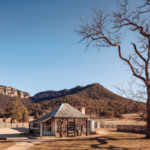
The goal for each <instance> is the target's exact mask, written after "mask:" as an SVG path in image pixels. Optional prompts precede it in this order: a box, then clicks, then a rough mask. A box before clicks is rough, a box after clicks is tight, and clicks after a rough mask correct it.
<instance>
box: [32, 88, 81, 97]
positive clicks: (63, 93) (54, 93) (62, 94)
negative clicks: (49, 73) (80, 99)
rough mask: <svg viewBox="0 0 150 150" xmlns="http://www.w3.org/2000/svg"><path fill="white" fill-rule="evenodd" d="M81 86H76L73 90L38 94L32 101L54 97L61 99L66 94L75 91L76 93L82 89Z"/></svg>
mask: <svg viewBox="0 0 150 150" xmlns="http://www.w3.org/2000/svg"><path fill="white" fill-rule="evenodd" d="M82 88H83V87H82V86H77V87H75V88H72V89H64V90H61V91H44V92H40V93H37V94H35V95H34V99H35V100H37V99H42V98H56V97H61V96H65V95H67V94H72V93H74V92H76V91H78V90H79V89H82Z"/></svg>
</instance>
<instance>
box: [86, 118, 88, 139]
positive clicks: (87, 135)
mask: <svg viewBox="0 0 150 150" xmlns="http://www.w3.org/2000/svg"><path fill="white" fill-rule="evenodd" d="M88 135H89V122H88V118H87V119H86V136H88Z"/></svg>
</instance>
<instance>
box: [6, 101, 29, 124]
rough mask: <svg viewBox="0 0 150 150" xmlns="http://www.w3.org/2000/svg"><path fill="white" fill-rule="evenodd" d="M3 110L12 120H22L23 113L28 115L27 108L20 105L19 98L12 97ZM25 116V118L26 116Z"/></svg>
mask: <svg viewBox="0 0 150 150" xmlns="http://www.w3.org/2000/svg"><path fill="white" fill-rule="evenodd" d="M5 111H6V115H7V117H11V120H12V121H14V120H17V121H18V122H22V121H23V114H24V113H25V114H26V115H27V116H29V113H28V111H27V108H26V107H25V106H24V105H22V103H21V101H20V98H12V99H11V100H10V102H9V103H8V105H7V107H6V110H5ZM27 116H26V117H25V118H27ZM25 120H26V119H25Z"/></svg>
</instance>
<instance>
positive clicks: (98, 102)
mask: <svg viewBox="0 0 150 150" xmlns="http://www.w3.org/2000/svg"><path fill="white" fill-rule="evenodd" d="M61 103H69V104H71V105H72V106H73V107H75V108H77V109H79V108H80V107H86V113H87V114H91V113H96V114H100V115H105V116H107V115H109V116H111V115H112V116H114V114H116V113H120V114H123V113H127V112H136V111H138V110H139V109H145V108H146V107H145V104H144V103H140V102H136V101H133V100H128V99H126V98H123V97H121V96H118V95H117V94H114V93H112V92H111V91H109V90H107V89H106V88H104V87H103V86H102V85H100V84H98V83H94V84H91V85H87V86H85V87H80V86H77V87H76V88H73V90H72V92H70V93H68V94H66V95H65V96H61V97H57V98H49V99H48V98H47V99H45V98H43V99H37V100H35V103H34V104H33V105H30V106H28V108H29V110H30V113H32V112H34V111H35V110H37V111H39V112H40V113H42V112H50V111H51V110H53V109H54V108H56V107H57V106H59V105H60V104H61Z"/></svg>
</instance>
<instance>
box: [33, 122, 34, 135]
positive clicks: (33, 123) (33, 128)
mask: <svg viewBox="0 0 150 150" xmlns="http://www.w3.org/2000/svg"><path fill="white" fill-rule="evenodd" d="M33 135H34V123H33Z"/></svg>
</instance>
